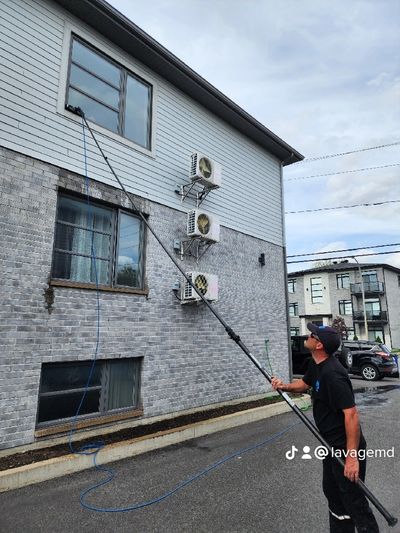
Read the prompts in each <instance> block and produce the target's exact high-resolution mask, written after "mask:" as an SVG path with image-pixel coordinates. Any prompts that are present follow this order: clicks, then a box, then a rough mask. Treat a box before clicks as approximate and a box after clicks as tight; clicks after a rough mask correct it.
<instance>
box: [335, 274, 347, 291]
mask: <svg viewBox="0 0 400 533" xmlns="http://www.w3.org/2000/svg"><path fill="white" fill-rule="evenodd" d="M336 286H337V288H338V289H348V288H349V287H350V275H349V274H336Z"/></svg>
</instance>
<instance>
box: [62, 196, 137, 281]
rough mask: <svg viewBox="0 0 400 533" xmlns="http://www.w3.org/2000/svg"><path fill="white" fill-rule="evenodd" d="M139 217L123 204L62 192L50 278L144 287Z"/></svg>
mask: <svg viewBox="0 0 400 533" xmlns="http://www.w3.org/2000/svg"><path fill="white" fill-rule="evenodd" d="M143 249H144V229H143V222H142V220H141V219H140V218H139V217H137V216H135V215H132V214H131V213H128V212H125V211H123V210H122V209H112V208H109V207H105V206H103V205H100V204H96V203H93V202H90V203H88V201H87V200H81V199H78V198H75V197H70V196H67V195H60V196H59V198H58V206H57V219H56V233H55V240H54V252H53V268H52V279H55V280H67V281H68V282H76V283H81V284H88V285H92V286H93V285H94V286H96V285H98V286H99V288H102V287H121V288H122V287H128V288H137V289H142V287H143V277H144V276H143V263H144V259H143V258H144V253H143Z"/></svg>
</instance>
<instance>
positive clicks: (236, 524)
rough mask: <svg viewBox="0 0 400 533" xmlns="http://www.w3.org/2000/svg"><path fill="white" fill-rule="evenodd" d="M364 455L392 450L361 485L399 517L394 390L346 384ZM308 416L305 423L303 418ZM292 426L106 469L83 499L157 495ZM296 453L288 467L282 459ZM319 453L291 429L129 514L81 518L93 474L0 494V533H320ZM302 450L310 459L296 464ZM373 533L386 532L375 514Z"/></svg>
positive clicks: (272, 422)
mask: <svg viewBox="0 0 400 533" xmlns="http://www.w3.org/2000/svg"><path fill="white" fill-rule="evenodd" d="M352 381H353V385H354V388H355V390H356V391H358V392H357V396H356V398H357V404H358V406H359V410H360V415H361V422H362V426H363V431H364V434H365V436H366V439H367V442H368V446H369V448H371V449H372V448H379V449H391V448H394V457H386V458H383V457H380V458H372V459H369V462H368V468H367V479H366V483H367V486H368V487H369V488H370V489H371V490H372V492H373V493H374V494H375V496H376V497H378V499H379V500H380V501H381V502H382V503H383V504H384V505H385V507H387V509H388V510H389V511H390V512H392V514H394V515H396V516H397V517H399V516H400V484H399V481H398V480H399V479H400V462H399V459H398V454H399V453H400V431H399V429H400V428H399V425H400V421H399V420H400V417H399V411H400V410H399V403H400V381H399V380H398V379H385V380H384V381H380V382H374V383H367V382H365V381H362V380H361V379H359V378H353V379H352ZM309 415H310V416H311V414H310V412H309ZM296 422H297V417H296V416H295V415H294V414H292V413H287V414H284V415H280V416H276V417H273V418H269V419H267V420H264V421H260V422H255V423H252V424H248V425H246V426H242V427H239V428H234V429H229V430H226V431H222V432H220V433H216V434H213V435H209V436H206V437H202V438H199V439H195V440H192V441H188V442H186V443H183V444H179V445H174V446H170V447H168V448H164V449H162V450H158V451H156V452H151V453H147V454H144V455H140V456H136V457H133V458H131V459H125V460H123V461H119V462H117V463H114V464H112V465H111V466H112V468H113V469H114V470H115V472H116V474H117V475H116V477H115V479H114V480H113V481H112V482H111V483H110V484H108V485H105V486H103V487H100V488H99V489H98V490H97V491H96V492H94V493H92V494H90V495H88V498H87V501H88V502H90V503H91V504H94V505H96V506H99V507H102V508H121V507H125V506H132V505H133V504H135V503H138V502H141V501H144V500H149V499H152V498H155V497H157V496H160V495H162V494H164V493H165V492H167V491H168V490H170V489H172V488H173V487H175V486H176V485H177V484H179V482H180V481H182V480H185V479H187V478H189V477H190V476H191V475H193V474H195V473H197V472H200V471H202V470H204V469H205V468H206V467H207V466H209V465H211V464H213V463H215V462H216V461H218V460H220V459H221V458H223V457H226V456H227V455H229V454H232V453H233V452H235V451H237V450H241V449H243V448H246V447H249V446H252V445H254V444H257V443H260V442H262V441H264V440H266V439H267V438H268V437H270V436H272V435H274V434H276V433H277V432H280V431H282V430H285V429H287V428H288V426H290V425H293V424H294V423H296ZM293 445H294V446H295V447H296V448H297V449H298V450H300V452H299V453H298V454H297V455H296V456H295V457H294V459H293V460H288V459H287V458H286V457H285V454H286V452H287V451H289V450H290V449H292V446H293ZM317 445H318V442H317V441H316V439H315V437H313V435H312V434H311V433H310V432H309V431H308V430H307V429H306V428H305V427H304V426H303V425H295V426H294V427H292V428H291V429H289V430H288V431H287V432H286V433H284V434H282V435H281V436H280V437H278V438H277V439H276V440H274V441H272V442H269V443H267V444H265V445H263V446H260V447H258V448H257V449H254V450H252V451H249V452H247V453H241V454H239V455H238V456H236V457H235V458H234V459H232V460H230V461H228V462H226V463H225V464H223V465H221V466H220V467H218V468H215V469H213V470H212V471H210V472H209V473H208V474H207V475H204V476H201V477H200V478H199V479H198V480H196V481H195V482H193V483H190V484H188V485H187V486H186V487H184V488H183V489H182V490H180V491H179V492H176V493H175V494H173V495H172V496H170V497H169V498H167V499H165V500H163V501H161V502H159V503H157V504H155V505H152V506H149V507H145V508H142V509H139V510H136V511H130V512H118V513H111V512H108V513H106V512H101V513H99V512H94V511H89V510H87V509H84V508H83V507H82V506H81V505H80V502H79V496H80V493H81V492H82V491H83V490H84V489H86V488H88V487H89V486H91V485H93V484H95V483H97V482H98V481H100V480H101V479H102V478H103V477H104V476H105V474H104V473H100V472H96V471H95V470H94V469H91V470H87V471H83V472H79V473H77V474H73V475H70V476H65V477H63V478H60V479H55V480H51V481H47V482H44V483H40V484H37V485H32V486H28V487H25V488H23V489H19V490H16V491H10V492H7V493H3V494H0V531H1V532H2V533H15V532H32V533H33V532H39V531H40V532H44V533H47V532H49V533H50V532H51V533H53V532H54V533H56V532H67V531H68V532H82V531H84V532H95V531H96V532H99V531H102V532H115V531H117V532H130V533H132V532H135V533H136V532H140V533H142V532H143V533H147V532H167V533H169V532H171V533H172V532H174V533H175V532H207V533H213V532H218V533H225V532H226V533H227V532H236V533H239V532H240V533H242V532H243V533H244V532H246V533H249V532H251V533H253V532H254V533H259V532H260V533H261V532H271V533H272V532H274V533H275V532H279V533H291V532H296V533H324V532H327V531H328V525H327V524H328V515H327V508H326V505H325V500H324V496H323V494H322V490H321V470H322V465H321V462H320V461H319V460H318V459H316V458H315V457H314V456H313V450H314V449H315V447H316V446H317ZM304 446H309V448H310V455H312V458H311V459H308V460H305V459H302V457H301V453H302V451H303V448H304ZM376 516H377V519H378V521H379V525H380V527H381V531H382V532H385V531H391V532H399V531H400V529H399V528H394V529H393V528H392V529H390V528H388V527H387V526H386V524H385V521H384V520H383V519H382V518H381V517H380V515H378V513H377V512H376Z"/></svg>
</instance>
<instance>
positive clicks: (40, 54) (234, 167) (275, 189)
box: [0, 0, 283, 245]
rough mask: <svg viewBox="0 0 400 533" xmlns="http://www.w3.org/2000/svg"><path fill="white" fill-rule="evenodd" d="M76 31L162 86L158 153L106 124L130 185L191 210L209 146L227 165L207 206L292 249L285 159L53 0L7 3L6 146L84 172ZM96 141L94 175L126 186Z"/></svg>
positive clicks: (0, 13)
mask: <svg viewBox="0 0 400 533" xmlns="http://www.w3.org/2000/svg"><path fill="white" fill-rule="evenodd" d="M27 20H29V25H27V23H26V21H27ZM32 28H34V30H33V29H32ZM72 30H74V32H76V33H77V35H79V36H80V37H82V38H83V39H85V40H88V41H89V42H91V43H92V44H93V46H95V47H98V48H99V50H101V51H102V52H104V53H106V54H109V55H110V57H112V59H114V60H115V61H117V62H119V63H121V65H122V66H123V67H125V68H128V69H129V70H130V71H132V72H133V73H134V74H137V75H138V76H140V77H142V78H143V79H144V80H145V81H148V82H149V83H151V84H152V85H153V86H154V100H153V111H154V113H153V114H154V118H153V125H152V129H153V138H152V151H151V152H150V151H148V150H144V149H139V148H137V149H135V147H134V145H133V143H129V142H126V140H124V139H123V138H122V137H118V136H117V135H116V134H113V135H114V136H112V135H111V134H110V135H108V134H107V133H106V132H100V131H101V130H97V131H99V133H98V135H97V136H98V139H99V142H100V144H101V146H102V148H103V150H104V151H105V153H106V155H107V156H108V158H109V160H110V162H111V164H112V165H113V167H114V169H115V171H116V172H117V174H118V176H119V177H120V178H121V180H122V181H123V183H124V185H125V186H126V188H127V189H128V190H129V191H131V192H133V193H135V194H137V195H139V196H142V197H144V198H148V199H150V200H153V201H156V202H159V203H161V204H163V205H166V206H169V207H173V208H175V209H178V210H182V211H188V210H189V209H190V208H192V207H193V202H191V201H188V200H187V201H185V202H184V203H183V204H182V203H181V200H180V197H179V196H178V195H177V194H176V193H175V192H174V191H175V189H176V186H177V185H183V184H184V183H187V182H188V181H189V180H188V168H189V158H190V154H191V153H192V152H195V151H199V152H201V153H204V154H206V155H208V156H209V157H211V158H212V159H215V160H216V161H217V162H218V163H220V164H221V165H222V167H223V171H222V180H223V184H222V187H221V189H219V190H217V191H214V192H212V193H211V194H210V195H209V196H208V197H207V199H206V200H205V202H204V204H203V206H204V209H207V210H208V211H210V212H211V213H214V214H217V215H218V216H219V217H220V219H221V223H222V224H223V225H224V226H227V227H229V228H232V229H236V230H239V231H241V232H243V233H246V234H248V235H253V236H255V237H258V238H261V239H264V240H266V241H269V242H271V243H274V244H278V245H282V244H283V231H282V217H281V207H282V206H281V187H280V164H279V161H278V160H277V159H276V158H275V157H274V156H272V155H270V154H269V153H268V152H267V151H266V150H264V149H263V148H261V147H259V146H258V145H257V144H255V143H254V142H253V141H251V140H250V139H248V138H247V137H245V136H244V135H242V134H241V133H239V132H237V131H236V130H235V129H233V128H232V127H230V126H229V125H228V124H226V123H225V122H223V121H222V120H221V119H219V118H217V117H216V116H215V115H213V114H212V113H211V112H210V111H208V110H207V109H205V108H204V107H202V106H201V105H200V104H198V103H197V102H195V101H194V100H192V99H191V98H189V97H188V96H186V95H185V94H184V93H182V92H181V91H179V89H177V88H176V87H174V86H172V85H171V84H170V83H168V82H167V81H165V80H164V79H163V78H161V77H160V76H158V75H157V74H155V73H154V72H152V71H150V70H149V69H147V68H145V67H144V66H143V65H142V64H140V63H138V62H135V60H134V59H133V58H131V57H129V56H128V55H127V54H126V53H124V52H122V51H120V50H119V49H118V48H116V47H113V45H112V43H110V42H107V41H105V40H104V39H103V38H102V37H101V36H99V35H98V34H95V33H94V32H93V34H92V33H89V31H88V30H87V27H86V26H84V25H83V24H81V23H80V22H79V21H78V20H77V19H75V18H73V17H72V16H71V15H69V14H67V12H65V11H64V10H62V9H61V8H59V7H58V6H57V5H55V4H53V3H51V2H47V1H46V0H17V1H13V0H2V2H1V5H0V69H1V80H2V81H1V82H0V98H1V101H2V110H1V112H2V118H1V120H2V127H1V128H0V130H1V131H0V144H1V145H3V146H5V147H6V148H10V149H13V150H15V151H18V152H22V153H24V154H26V155H29V156H32V157H35V158H38V159H41V160H43V161H46V162H49V163H52V164H54V165H57V166H60V167H63V168H66V169H68V170H71V171H74V172H77V173H80V174H83V162H82V161H83V156H82V150H83V147H82V126H81V123H80V120H77V118H76V117H74V116H73V115H71V114H68V113H67V112H66V111H64V110H63V109H62V108H63V105H64V103H65V101H62V102H61V101H60V100H63V98H64V97H65V81H66V75H67V72H66V69H65V66H66V65H68V57H65V54H66V53H68V52H67V50H68V46H69V42H68V41H69V39H67V38H66V36H65V35H66V34H68V35H69V34H70V32H71V31H72ZM68 35H67V36H68ZM27 50H29V54H27ZM60 79H61V82H60ZM60 83H61V88H60ZM63 84H64V85H63ZM61 95H63V96H62V97H61ZM267 126H268V125H267ZM94 129H95V130H96V128H95V127H94ZM87 141H88V151H89V161H88V163H89V173H90V175H91V176H92V177H95V179H97V180H99V181H102V182H104V183H108V184H110V185H113V186H117V184H116V182H115V180H114V179H113V177H112V175H111V174H110V172H109V170H108V167H107V166H106V164H105V162H104V161H103V160H102V158H101V156H100V154H99V153H98V151H97V149H96V148H95V147H94V144H93V142H92V140H91V139H87Z"/></svg>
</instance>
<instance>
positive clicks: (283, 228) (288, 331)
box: [280, 152, 294, 381]
mask: <svg viewBox="0 0 400 533" xmlns="http://www.w3.org/2000/svg"><path fill="white" fill-rule="evenodd" d="M293 156H294V153H293V152H292V153H291V154H290V156H289V157H288V158H287V159H285V160H284V161H282V162H281V166H280V180H281V207H282V211H281V216H282V242H283V247H282V252H283V273H284V277H285V302H286V324H287V331H286V334H287V341H288V353H289V381H292V379H293V361H292V343H291V339H290V316H289V291H288V284H287V280H288V272H287V264H286V261H287V258H286V227H285V199H284V192H283V166H284V165H285V164H287V163H288V162H289V161H290V160H291V159H292V157H293Z"/></svg>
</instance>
